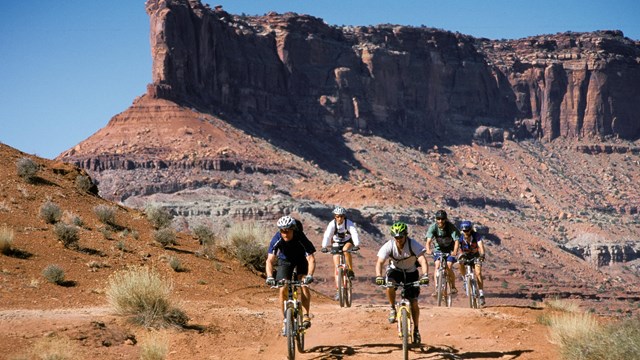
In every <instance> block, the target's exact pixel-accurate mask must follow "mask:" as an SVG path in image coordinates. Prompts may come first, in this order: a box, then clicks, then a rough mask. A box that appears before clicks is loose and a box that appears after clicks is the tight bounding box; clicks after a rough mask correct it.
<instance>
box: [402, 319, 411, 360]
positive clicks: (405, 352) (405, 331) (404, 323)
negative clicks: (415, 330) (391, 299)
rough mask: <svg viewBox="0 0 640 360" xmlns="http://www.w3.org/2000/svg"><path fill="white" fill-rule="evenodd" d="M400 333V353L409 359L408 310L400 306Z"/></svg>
mask: <svg viewBox="0 0 640 360" xmlns="http://www.w3.org/2000/svg"><path fill="white" fill-rule="evenodd" d="M400 334H401V335H402V355H403V358H404V359H405V360H407V359H409V343H410V341H409V312H408V311H407V309H406V308H404V307H402V308H400Z"/></svg>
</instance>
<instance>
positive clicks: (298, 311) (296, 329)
mask: <svg viewBox="0 0 640 360" xmlns="http://www.w3.org/2000/svg"><path fill="white" fill-rule="evenodd" d="M292 278H293V279H296V278H297V275H296V274H295V273H294V275H293V277H292ZM283 286H287V287H288V297H287V300H285V301H284V328H285V335H286V336H287V359H290V360H293V359H295V358H296V347H297V348H298V351H299V352H300V353H304V334H305V332H306V330H307V329H306V328H305V326H304V325H303V320H302V304H301V303H300V293H299V290H300V291H301V289H300V288H301V287H302V286H307V285H306V284H304V283H303V282H302V281H299V280H281V281H280V282H278V284H277V285H276V286H272V288H281V287H283Z"/></svg>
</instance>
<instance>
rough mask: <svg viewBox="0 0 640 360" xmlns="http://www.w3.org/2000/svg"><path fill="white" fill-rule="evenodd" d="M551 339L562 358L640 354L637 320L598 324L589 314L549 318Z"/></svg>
mask: <svg viewBox="0 0 640 360" xmlns="http://www.w3.org/2000/svg"><path fill="white" fill-rule="evenodd" d="M550 326H551V339H552V341H553V342H554V343H556V344H558V345H559V346H560V353H561V355H562V357H563V358H564V359H584V360H596V359H598V360H614V359H636V358H637V354H638V353H639V352H640V319H637V318H636V319H627V320H624V321H622V322H616V323H610V324H607V325H600V324H599V323H598V322H597V321H596V319H595V316H594V315H592V314H589V313H580V314H576V313H570V314H562V315H558V316H555V317H552V318H551V324H550Z"/></svg>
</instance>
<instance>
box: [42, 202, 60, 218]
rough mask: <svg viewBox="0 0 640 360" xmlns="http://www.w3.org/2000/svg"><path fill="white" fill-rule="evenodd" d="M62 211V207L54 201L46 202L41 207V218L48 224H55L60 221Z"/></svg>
mask: <svg viewBox="0 0 640 360" xmlns="http://www.w3.org/2000/svg"><path fill="white" fill-rule="evenodd" d="M61 217H62V210H60V206H58V204H56V203H54V202H52V201H46V202H45V203H44V204H42V206H40V218H42V220H44V222H46V223H47V224H55V223H57V222H58V221H60V218H61Z"/></svg>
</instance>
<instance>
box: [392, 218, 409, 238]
mask: <svg viewBox="0 0 640 360" xmlns="http://www.w3.org/2000/svg"><path fill="white" fill-rule="evenodd" d="M408 229H409V228H408V227H407V224H405V223H403V222H402V221H398V222H395V223H393V225H391V235H393V236H394V237H396V236H402V235H407V230H408Z"/></svg>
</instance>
